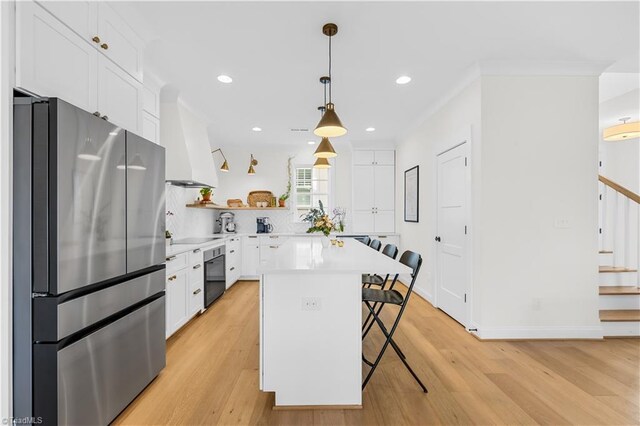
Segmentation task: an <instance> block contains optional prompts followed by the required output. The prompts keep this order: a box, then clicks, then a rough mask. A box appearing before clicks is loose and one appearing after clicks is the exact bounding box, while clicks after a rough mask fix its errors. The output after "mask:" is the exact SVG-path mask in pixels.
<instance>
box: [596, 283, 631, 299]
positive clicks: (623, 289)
mask: <svg viewBox="0 0 640 426" xmlns="http://www.w3.org/2000/svg"><path fill="white" fill-rule="evenodd" d="M628 294H630V295H636V294H640V288H639V287H636V286H635V285H628V286H627V285H625V286H620V285H616V286H600V295H601V296H624V295H628Z"/></svg>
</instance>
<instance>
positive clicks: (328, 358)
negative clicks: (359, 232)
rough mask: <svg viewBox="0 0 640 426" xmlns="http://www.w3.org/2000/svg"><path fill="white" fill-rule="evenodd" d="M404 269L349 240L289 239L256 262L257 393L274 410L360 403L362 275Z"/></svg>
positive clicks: (357, 406)
mask: <svg viewBox="0 0 640 426" xmlns="http://www.w3.org/2000/svg"><path fill="white" fill-rule="evenodd" d="M410 272H411V270H410V268H408V267H406V266H404V265H402V264H401V263H399V262H398V261H395V260H392V259H390V258H389V257H387V256H385V255H383V254H381V253H379V252H376V251H375V250H373V249H371V248H369V247H367V246H365V245H364V244H362V243H360V242H358V241H356V240H354V239H345V240H344V247H337V246H330V247H326V248H324V247H322V244H321V241H320V238H304V237H294V238H291V239H290V240H289V241H287V242H285V243H284V244H283V245H282V246H280V247H279V249H278V251H277V253H276V255H274V256H273V257H272V258H271V259H270V260H269V261H267V262H263V263H261V265H260V267H259V269H258V273H259V274H260V277H261V278H260V389H261V390H262V391H265V392H275V406H276V407H275V408H279V407H280V408H285V407H292V406H302V407H306V406H315V407H317V406H324V407H335V408H359V407H361V406H362V390H361V389H362V340H361V328H362V293H361V288H362V284H361V280H362V274H363V273H378V274H380V275H382V276H384V275H386V274H388V273H389V274H398V273H400V274H405V273H410Z"/></svg>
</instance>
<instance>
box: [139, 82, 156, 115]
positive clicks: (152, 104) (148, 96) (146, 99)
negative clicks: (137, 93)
mask: <svg viewBox="0 0 640 426" xmlns="http://www.w3.org/2000/svg"><path fill="white" fill-rule="evenodd" d="M142 109H144V110H145V111H147V112H148V113H149V114H151V115H154V116H156V117H159V116H160V94H159V93H158V90H156V87H155V86H154V87H150V84H148V83H147V81H146V80H145V83H144V88H143V104H142Z"/></svg>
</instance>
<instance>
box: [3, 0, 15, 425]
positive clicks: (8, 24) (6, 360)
mask: <svg viewBox="0 0 640 426" xmlns="http://www.w3.org/2000/svg"><path fill="white" fill-rule="evenodd" d="M14 7H15V3H14V2H13V1H3V2H0V57H2V62H1V64H0V419H7V418H10V417H11V415H12V407H11V404H12V402H11V401H12V400H11V327H12V321H11V262H12V250H11V245H12V222H11V207H12V205H13V203H12V196H11V184H12V172H11V170H12V166H11V163H12V161H13V154H12V147H11V144H12V141H13V137H12V135H13V132H12V122H13V118H12V117H13V115H12V111H13V102H12V101H13V93H12V91H13V87H14V62H15V61H14V58H15V52H14V45H15V44H14Z"/></svg>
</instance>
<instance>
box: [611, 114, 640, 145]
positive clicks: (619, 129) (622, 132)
mask: <svg viewBox="0 0 640 426" xmlns="http://www.w3.org/2000/svg"><path fill="white" fill-rule="evenodd" d="M627 120H629V118H628V117H625V118H621V119H620V121H622V124H618V125H616V126H611V127H608V128H606V129H604V131H603V132H602V138H603V139H604V140H605V141H610V142H613V141H624V140H627V139H633V138H638V137H640V121H634V122H632V123H627Z"/></svg>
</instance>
